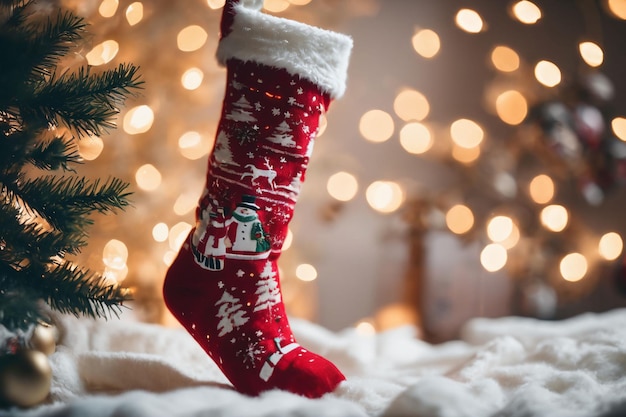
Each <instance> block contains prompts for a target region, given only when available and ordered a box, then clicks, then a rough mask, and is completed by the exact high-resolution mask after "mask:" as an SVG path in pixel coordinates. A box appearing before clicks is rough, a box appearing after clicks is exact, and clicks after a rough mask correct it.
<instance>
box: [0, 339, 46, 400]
mask: <svg viewBox="0 0 626 417" xmlns="http://www.w3.org/2000/svg"><path fill="white" fill-rule="evenodd" d="M51 380H52V369H51V368H50V363H49V362H48V357H47V356H46V355H45V354H44V353H42V352H39V351H38V350H30V349H26V350H20V351H18V352H17V353H15V354H13V355H4V356H2V357H0V400H2V401H3V402H5V403H8V404H11V405H17V406H19V407H31V406H33V405H36V404H39V403H40V402H42V401H43V400H44V399H45V398H46V397H47V396H48V393H49V392H50V382H51Z"/></svg>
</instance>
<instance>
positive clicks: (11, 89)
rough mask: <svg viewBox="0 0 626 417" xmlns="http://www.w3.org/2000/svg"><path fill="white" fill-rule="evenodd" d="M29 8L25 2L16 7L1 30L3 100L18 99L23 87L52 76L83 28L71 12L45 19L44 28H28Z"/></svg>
mask: <svg viewBox="0 0 626 417" xmlns="http://www.w3.org/2000/svg"><path fill="white" fill-rule="evenodd" d="M31 4H32V2H30V1H28V2H25V3H24V4H23V5H21V6H18V7H15V9H14V10H13V13H12V15H11V17H10V18H9V19H8V20H7V21H6V22H5V23H4V24H3V25H1V26H0V56H2V57H3V59H2V62H3V63H2V64H0V69H1V72H2V73H4V74H8V75H9V76H8V77H5V78H0V87H2V89H3V90H4V91H5V92H6V93H7V94H6V97H4V99H5V100H6V99H11V98H13V99H17V100H19V99H21V97H20V96H19V93H20V90H22V89H23V87H24V86H26V85H28V84H30V83H33V82H37V81H38V80H44V77H49V76H51V75H52V74H53V72H54V69H55V67H56V65H57V63H58V61H59V59H60V58H61V57H63V56H64V55H66V54H67V53H68V52H69V50H70V48H72V47H74V46H75V42H76V41H77V40H79V39H80V38H81V36H82V35H83V34H84V30H85V27H86V24H85V22H84V21H83V19H82V18H80V17H78V16H75V15H74V14H72V13H71V12H65V13H59V14H57V15H56V16H55V17H48V18H47V20H46V22H45V23H43V24H41V23H38V22H34V23H31V24H29V23H28V19H29V16H30V14H31V12H30V11H29V6H30V5H31ZM5 66H6V68H3V67H5ZM0 103H1V107H5V106H4V105H6V104H8V103H6V102H4V100H2V99H0Z"/></svg>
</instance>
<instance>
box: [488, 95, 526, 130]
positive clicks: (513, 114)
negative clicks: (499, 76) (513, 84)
mask: <svg viewBox="0 0 626 417" xmlns="http://www.w3.org/2000/svg"><path fill="white" fill-rule="evenodd" d="M496 112H497V113H498V117H500V119H501V120H502V121H503V122H504V123H506V124H509V125H513V126H515V125H518V124H520V123H522V122H523V121H524V119H526V115H527V114H528V103H527V101H526V98H525V97H524V96H523V95H522V93H520V92H519V91H517V90H509V91H505V92H503V93H502V94H500V95H499V96H498V98H497V99H496Z"/></svg>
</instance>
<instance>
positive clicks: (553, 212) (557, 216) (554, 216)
mask: <svg viewBox="0 0 626 417" xmlns="http://www.w3.org/2000/svg"><path fill="white" fill-rule="evenodd" d="M540 217H541V224H543V225H544V226H545V228H546V229H548V230H551V231H553V232H561V231H563V229H565V228H566V227H567V223H568V222H569V214H568V212H567V209H566V208H565V207H563V206H561V205H559V204H551V205H549V206H546V207H544V208H543V210H541V215H540Z"/></svg>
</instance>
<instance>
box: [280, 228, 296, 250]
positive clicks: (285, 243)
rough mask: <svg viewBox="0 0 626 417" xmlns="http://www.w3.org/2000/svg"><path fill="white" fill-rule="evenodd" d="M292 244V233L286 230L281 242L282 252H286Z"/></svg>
mask: <svg viewBox="0 0 626 417" xmlns="http://www.w3.org/2000/svg"><path fill="white" fill-rule="evenodd" d="M292 243H293V232H292V231H291V229H287V235H286V236H285V240H283V246H282V250H287V249H289V248H290V247H291V244H292Z"/></svg>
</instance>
